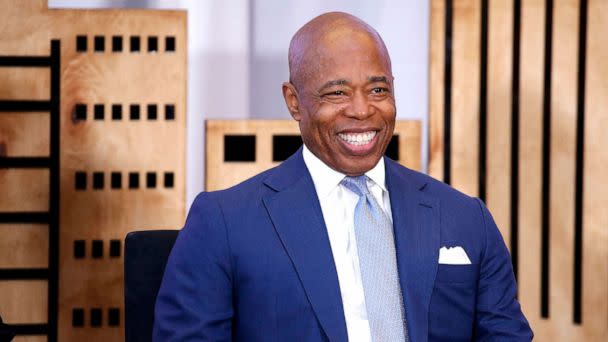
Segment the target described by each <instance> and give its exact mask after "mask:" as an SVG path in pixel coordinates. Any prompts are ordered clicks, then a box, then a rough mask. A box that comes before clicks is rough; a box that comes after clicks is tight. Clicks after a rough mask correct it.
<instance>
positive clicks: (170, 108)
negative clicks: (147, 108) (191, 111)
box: [165, 104, 175, 120]
mask: <svg viewBox="0 0 608 342" xmlns="http://www.w3.org/2000/svg"><path fill="white" fill-rule="evenodd" d="M165 120H175V105H172V104H166V105H165Z"/></svg>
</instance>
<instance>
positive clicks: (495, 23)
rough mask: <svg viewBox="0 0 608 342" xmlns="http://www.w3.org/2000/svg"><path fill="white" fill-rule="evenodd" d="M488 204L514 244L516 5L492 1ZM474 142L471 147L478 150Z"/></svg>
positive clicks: (488, 105) (488, 86)
mask: <svg viewBox="0 0 608 342" xmlns="http://www.w3.org/2000/svg"><path fill="white" fill-rule="evenodd" d="M488 22H489V27H488V63H487V72H488V74H487V75H488V76H487V89H486V90H487V126H486V127H487V144H486V145H487V162H486V167H487V170H486V180H487V181H486V182H487V186H486V198H485V200H486V204H487V205H488V207H490V208H492V216H493V217H494V220H495V221H496V224H497V225H498V227H499V229H500V232H501V233H502V236H503V238H504V239H505V241H506V242H507V246H510V241H511V229H510V227H511V223H510V218H511V215H510V214H511V211H510V209H511V206H510V201H509V199H510V193H511V177H510V173H511V119H512V118H511V85H512V84H513V83H512V81H513V79H512V76H511V75H512V64H513V59H512V55H511V54H506V53H504V51H505V50H507V51H511V50H512V45H513V2H512V1H507V0H504V1H489V5H488ZM475 146H476V144H474V143H472V144H471V146H470V148H471V149H475Z"/></svg>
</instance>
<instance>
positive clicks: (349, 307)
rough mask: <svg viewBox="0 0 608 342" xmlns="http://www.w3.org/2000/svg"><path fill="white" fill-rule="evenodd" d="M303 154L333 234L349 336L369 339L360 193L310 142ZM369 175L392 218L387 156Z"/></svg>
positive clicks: (359, 341)
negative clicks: (358, 220)
mask: <svg viewBox="0 0 608 342" xmlns="http://www.w3.org/2000/svg"><path fill="white" fill-rule="evenodd" d="M303 157H304V163H305V164H306V167H307V168H308V171H309V172H310V175H311V176H312V181H313V183H314V184H315V189H316V191H317V196H318V197H319V202H320V204H321V211H322V212H323V218H324V220H325V226H326V227H327V234H328V235H329V243H330V245H331V251H332V254H333V257H334V263H335V265H336V271H337V273H338V281H339V283H340V294H341V296H342V305H343V308H344V318H345V320H346V330H347V333H348V340H349V341H350V342H364V341H365V342H369V341H371V335H370V330H369V322H368V320H367V312H366V309H365V296H364V294H363V283H362V281H361V272H360V269H359V256H358V254H357V241H356V236H355V229H354V217H355V206H356V205H357V202H358V201H359V196H358V195H357V194H355V193H354V192H352V191H350V190H348V189H346V188H345V187H344V186H342V185H341V184H340V182H341V181H342V179H344V177H346V175H344V174H342V173H340V172H338V171H336V170H334V169H332V168H330V167H329V166H327V165H326V164H325V163H323V162H322V161H321V160H320V159H319V158H317V157H316V156H315V155H314V154H312V152H310V150H309V149H308V148H307V147H306V146H304V148H303ZM365 175H366V176H367V177H368V181H367V186H368V188H369V190H370V192H371V193H372V195H373V196H374V198H375V199H376V201H377V202H378V203H379V204H380V206H381V207H382V209H383V210H384V212H385V213H386V214H387V216H388V218H389V219H390V220H391V222H392V213H391V205H390V199H389V195H388V191H387V190H386V183H385V174H384V159H383V158H380V161H379V162H378V164H376V166H375V167H374V168H373V169H371V170H369V171H368V172H366V173H365Z"/></svg>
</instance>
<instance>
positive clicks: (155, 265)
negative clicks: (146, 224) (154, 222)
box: [125, 230, 179, 342]
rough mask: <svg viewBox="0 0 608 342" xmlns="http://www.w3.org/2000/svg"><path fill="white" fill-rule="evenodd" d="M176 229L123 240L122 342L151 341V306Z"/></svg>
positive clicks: (152, 314) (147, 231)
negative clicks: (123, 301) (123, 320)
mask: <svg viewBox="0 0 608 342" xmlns="http://www.w3.org/2000/svg"><path fill="white" fill-rule="evenodd" d="M178 232H179V230H146V231H136V232H131V233H129V234H127V237H126V238H125V342H144V341H145V342H150V341H152V327H153V325H154V304H155V302H156V295H157V294H158V290H159V288H160V283H161V281H162V278H163V274H164V272H165V265H166V263H167V258H168V257H169V253H171V249H172V248H173V244H174V243H175V239H176V238H177V234H178Z"/></svg>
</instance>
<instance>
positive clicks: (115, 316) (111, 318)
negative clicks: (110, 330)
mask: <svg viewBox="0 0 608 342" xmlns="http://www.w3.org/2000/svg"><path fill="white" fill-rule="evenodd" d="M108 326H111V327H118V326H120V309H119V308H110V309H109V310H108Z"/></svg>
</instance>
